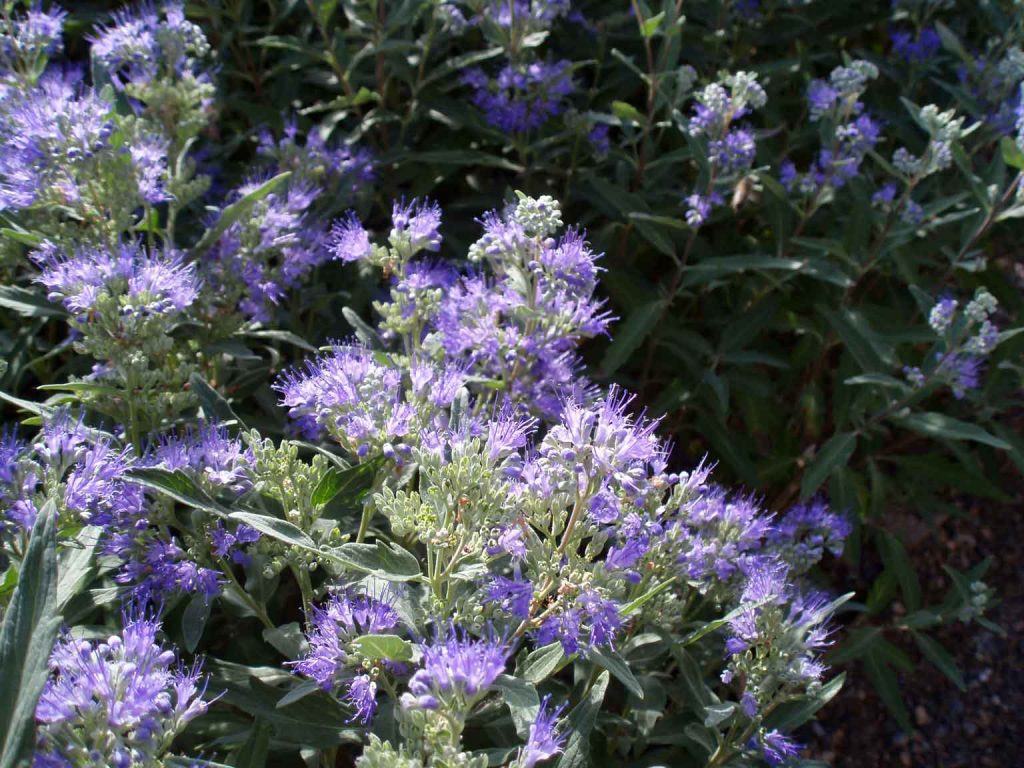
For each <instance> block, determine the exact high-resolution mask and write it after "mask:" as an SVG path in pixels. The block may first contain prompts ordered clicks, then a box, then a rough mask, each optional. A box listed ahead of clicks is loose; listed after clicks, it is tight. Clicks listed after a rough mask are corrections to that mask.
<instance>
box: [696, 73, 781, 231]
mask: <svg viewBox="0 0 1024 768" xmlns="http://www.w3.org/2000/svg"><path fill="white" fill-rule="evenodd" d="M694 99H695V104H694V105H693V113H692V115H691V117H690V120H689V123H688V125H687V131H688V132H689V134H690V135H691V136H695V137H705V138H706V140H707V158H708V164H709V171H708V178H707V181H706V183H705V187H704V189H703V190H702V191H697V192H694V193H692V194H690V195H687V196H686V197H685V198H684V202H685V203H686V206H687V208H686V213H685V218H686V222H687V224H689V225H690V226H691V227H693V228H694V229H698V228H700V227H701V226H703V225H704V223H705V222H706V221H707V219H708V217H709V216H710V215H711V211H712V209H713V208H715V207H716V206H719V205H721V204H722V202H723V197H722V194H721V193H720V192H719V190H718V187H720V186H723V185H724V184H728V183H730V182H735V181H736V179H737V177H743V176H745V175H746V173H747V172H748V171H749V170H750V168H751V167H752V166H753V163H754V159H755V157H756V155H757V144H756V142H755V139H754V133H753V131H752V130H751V129H750V128H749V127H747V126H744V125H738V124H737V121H738V120H741V119H742V118H744V117H745V116H747V115H749V114H750V113H751V112H752V111H753V110H756V109H760V108H761V107H763V106H764V105H765V103H766V102H767V96H766V95H765V92H764V89H763V88H762V87H761V85H760V84H759V83H758V82H757V76H756V75H755V74H752V73H750V72H737V73H735V74H726V75H723V76H722V77H721V78H720V79H719V81H718V82H715V83H711V84H709V85H707V86H705V87H704V88H703V89H702V90H700V91H699V92H697V93H696V94H695V96H694Z"/></svg>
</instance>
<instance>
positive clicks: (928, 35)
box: [889, 27, 942, 64]
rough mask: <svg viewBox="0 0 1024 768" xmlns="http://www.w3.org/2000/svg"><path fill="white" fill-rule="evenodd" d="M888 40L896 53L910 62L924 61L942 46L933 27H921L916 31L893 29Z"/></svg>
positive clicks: (919, 62)
mask: <svg viewBox="0 0 1024 768" xmlns="http://www.w3.org/2000/svg"><path fill="white" fill-rule="evenodd" d="M889 40H890V41H891V42H892V49H893V51H895V52H896V55H897V56H899V57H900V58H901V59H903V60H904V61H906V62H908V63H910V64H921V63H923V62H926V61H928V60H929V59H931V58H932V57H933V56H934V55H935V54H936V53H938V52H939V49H941V48H942V38H941V37H939V33H938V31H937V30H936V29H935V28H934V27H923V28H922V29H919V30H917V31H916V32H914V31H912V30H909V29H893V30H892V31H890V32H889Z"/></svg>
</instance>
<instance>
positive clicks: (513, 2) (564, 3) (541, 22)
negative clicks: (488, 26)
mask: <svg viewBox="0 0 1024 768" xmlns="http://www.w3.org/2000/svg"><path fill="white" fill-rule="evenodd" d="M571 5H572V4H571V2H570V0H487V1H486V3H484V5H483V9H482V14H483V16H484V17H486V18H487V20H488V21H491V22H493V23H494V24H497V25H498V26H500V27H506V28H511V27H513V26H514V25H518V26H520V27H526V28H529V29H536V28H541V29H542V28H545V27H547V26H548V25H550V24H551V22H553V21H554V20H555V19H557V18H559V17H560V16H565V15H566V14H568V13H569V9H570V7H571Z"/></svg>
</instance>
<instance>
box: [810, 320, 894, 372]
mask: <svg viewBox="0 0 1024 768" xmlns="http://www.w3.org/2000/svg"><path fill="white" fill-rule="evenodd" d="M817 310H818V313H819V314H820V315H821V316H822V317H824V318H825V319H826V320H828V323H829V325H831V326H832V328H833V330H835V332H836V333H837V334H839V338H840V339H842V340H843V344H845V345H846V348H847V350H849V352H850V354H851V355H853V358H854V360H856V361H857V364H858V365H859V366H860V367H861V369H862V370H864V371H877V370H880V369H891V368H892V367H893V366H894V365H895V364H896V357H895V355H894V353H893V350H892V346H891V345H890V344H889V343H888V342H887V341H886V340H885V339H883V338H882V337H881V336H879V335H878V333H876V332H875V330H874V329H873V328H872V327H871V324H870V323H869V322H868V320H867V318H866V317H864V315H862V314H861V313H860V312H856V311H854V310H852V309H843V310H832V309H829V308H828V307H826V306H824V305H819V306H818V307H817Z"/></svg>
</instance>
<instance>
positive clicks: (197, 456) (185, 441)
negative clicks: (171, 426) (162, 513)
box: [143, 425, 253, 495]
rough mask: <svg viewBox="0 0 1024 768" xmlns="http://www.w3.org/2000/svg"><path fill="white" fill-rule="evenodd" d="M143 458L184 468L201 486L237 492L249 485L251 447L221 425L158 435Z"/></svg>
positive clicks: (171, 467)
mask: <svg viewBox="0 0 1024 768" xmlns="http://www.w3.org/2000/svg"><path fill="white" fill-rule="evenodd" d="M143 461H144V463H145V464H146V466H155V467H161V468H163V469H168V470H172V471H173V470H183V471H185V472H186V474H189V475H191V476H192V477H193V478H195V479H196V480H197V481H199V482H200V484H201V485H204V486H209V487H211V488H213V489H225V490H228V491H230V492H231V493H234V494H238V495H240V494H242V493H245V492H246V491H248V490H249V489H250V488H251V487H252V476H251V473H250V470H251V468H252V464H253V453H252V450H251V449H248V448H245V447H244V446H243V445H242V443H241V442H240V441H238V440H235V439H232V438H231V437H229V436H228V433H227V430H225V429H224V428H223V427H215V426H211V425H203V426H201V427H199V428H198V429H194V430H188V431H186V432H185V433H184V434H181V435H176V434H171V435H161V436H160V437H159V438H158V439H157V442H156V445H155V446H154V447H153V448H152V449H151V450H150V452H149V453H148V454H147V455H146V456H145V457H144V459H143Z"/></svg>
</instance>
